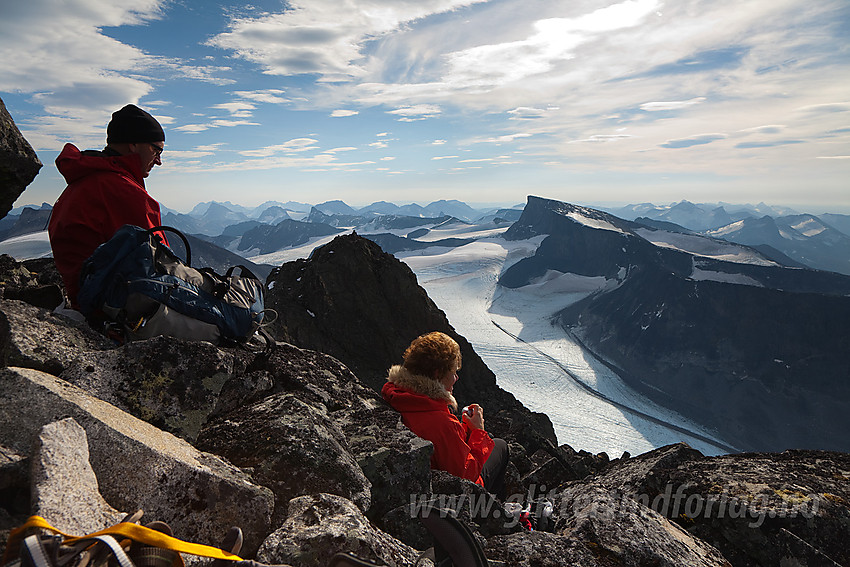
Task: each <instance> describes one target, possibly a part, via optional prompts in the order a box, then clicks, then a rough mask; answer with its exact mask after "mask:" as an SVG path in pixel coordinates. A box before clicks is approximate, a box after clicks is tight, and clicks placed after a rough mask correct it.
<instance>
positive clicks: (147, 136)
mask: <svg viewBox="0 0 850 567" xmlns="http://www.w3.org/2000/svg"><path fill="white" fill-rule="evenodd" d="M164 141H165V132H163V131H162V126H160V125H159V122H157V121H156V118H154V117H153V116H151V115H150V114H148V113H147V112H145V111H144V110H142V109H141V108H139V107H138V106H136V105H134V104H128V105H127V106H125V107H124V108H122V109H121V110H118V111H116V112H113V113H112V120H110V121H109V125H108V126H107V127H106V143H107V144H120V143H131V144H132V143H136V142H164Z"/></svg>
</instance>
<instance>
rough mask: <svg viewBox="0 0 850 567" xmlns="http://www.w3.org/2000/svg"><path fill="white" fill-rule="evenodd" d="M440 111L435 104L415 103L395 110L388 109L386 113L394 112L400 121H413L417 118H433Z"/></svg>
mask: <svg viewBox="0 0 850 567" xmlns="http://www.w3.org/2000/svg"><path fill="white" fill-rule="evenodd" d="M440 112H442V109H440V107H439V106H437V105H435V104H416V105H411V106H403V107H401V108H396V109H395V110H388V111H387V114H395V115H396V116H399V118H398V120H399V121H401V122H414V121H417V120H427V119H428V118H434V117H435V116H437V115H439V114H440Z"/></svg>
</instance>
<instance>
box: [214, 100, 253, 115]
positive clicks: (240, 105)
mask: <svg viewBox="0 0 850 567" xmlns="http://www.w3.org/2000/svg"><path fill="white" fill-rule="evenodd" d="M212 108H215V109H218V110H226V111H228V112H229V113H230V114H231V116H233V117H235V118H250V117H251V116H253V110H254V109H255V108H256V106H255V105H253V104H251V103H248V102H224V103H221V104H216V105H213V106H212Z"/></svg>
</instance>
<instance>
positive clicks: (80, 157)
mask: <svg viewBox="0 0 850 567" xmlns="http://www.w3.org/2000/svg"><path fill="white" fill-rule="evenodd" d="M56 169H58V170H59V173H61V174H62V176H63V177H64V178H65V181H66V182H67V183H68V185H70V184H71V183H74V182H75V181H79V180H80V179H82V178H83V177H86V176H88V175H92V174H94V173H98V172H102V171H111V172H115V173H118V174H121V175H126V176H128V177H130V178H132V179H133V180H134V181H136V182H137V183H139V184H140V185H141V186H142V187H144V185H145V181H144V179H145V178H144V174H143V173H142V162H141V161H140V160H139V156H137V155H136V154H127V155H123V156H108V155H103V154H101V153H99V152H98V153H88V152H86V153H83V152H81V151H80V150H79V149H78V148H77V146H75V145H74V144H65V147H64V148H62V152H61V153H60V154H59V156H58V157H57V158H56Z"/></svg>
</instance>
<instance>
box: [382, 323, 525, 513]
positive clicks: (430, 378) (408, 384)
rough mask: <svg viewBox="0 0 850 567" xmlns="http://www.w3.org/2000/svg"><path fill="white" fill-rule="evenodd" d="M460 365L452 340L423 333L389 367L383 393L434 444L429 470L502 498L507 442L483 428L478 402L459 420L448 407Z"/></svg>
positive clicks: (413, 428) (453, 404)
mask: <svg viewBox="0 0 850 567" xmlns="http://www.w3.org/2000/svg"><path fill="white" fill-rule="evenodd" d="M460 363H461V357H460V347H459V346H458V344H457V342H455V340H454V339H452V338H451V337H449V336H448V335H446V334H444V333H439V332H433V333H428V334H427V335H422V336H421V337H419V338H417V339H415V340H414V341H413V342H412V343H411V344H410V346H409V347H408V349H407V350H406V351H405V352H404V364H402V365H400V366H399V365H396V366H393V367H392V368H390V371H389V376H388V377H387V382H386V384H384V387H383V389H382V390H381V393H382V395H383V397H384V399H385V400H386V401H387V402H388V403H389V404H390V405H391V406H392V407H393V408H395V409H396V410H398V411H399V412H401V419H402V421H403V422H404V424H405V425H406V426H407V427H408V428H409V429H410V430H411V431H413V433H415V434H416V435H418V436H419V437H422V438H423V439H427V440H428V441H431V443H433V444H434V453H433V454H432V455H431V468H432V469H438V470H443V471H446V472H449V473H451V474H453V475H455V476H459V477H462V478H465V479H468V480H471V481H473V482H475V483H477V484H480V485H482V486H484V488H486V489H487V490H488V491H490V492H491V493H493V494H495V495H496V496H498V497H500V498H502V499H504V498H505V484H504V477H505V469H506V468H507V465H508V458H509V457H508V448H507V444H506V443H505V441H504V440H502V439H491V438H490V435H489V434H488V433H487V432H486V431H484V411H483V410H482V408H481V406H479V405H478V404H472V405H470V406H469V410H470V413H468V414H467V413H464V414H463V415H462V416H461V420H462V421H461V420H459V419H458V418H457V417H456V416H455V414H454V413H453V412H452V411H451V410H450V409H449V408H451V409H452V410H454V411H457V402H456V401H455V398H454V395H453V394H452V389H453V388H454V385H455V382H457V379H458V377H457V371H458V370H459V369H460Z"/></svg>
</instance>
